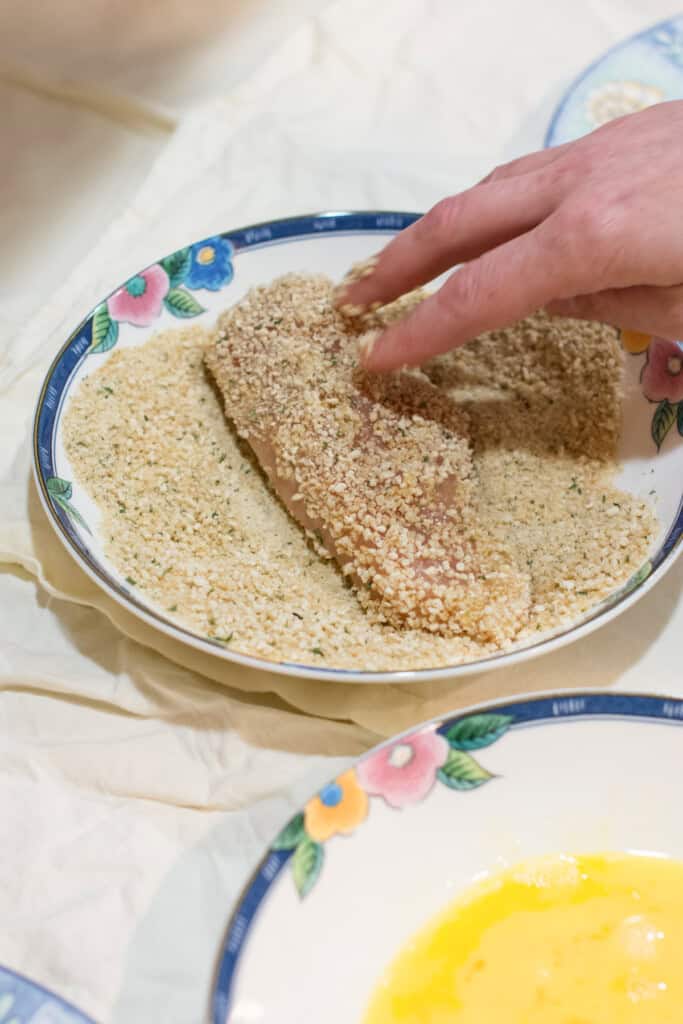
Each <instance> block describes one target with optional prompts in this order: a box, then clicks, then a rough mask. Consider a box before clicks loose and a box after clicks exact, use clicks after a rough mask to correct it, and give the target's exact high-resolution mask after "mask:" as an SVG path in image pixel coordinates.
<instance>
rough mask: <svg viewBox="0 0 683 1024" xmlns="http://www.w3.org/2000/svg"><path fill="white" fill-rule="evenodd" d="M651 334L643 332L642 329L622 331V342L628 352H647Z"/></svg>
mask: <svg viewBox="0 0 683 1024" xmlns="http://www.w3.org/2000/svg"><path fill="white" fill-rule="evenodd" d="M651 341H652V335H651V334H642V333H641V332H640V331H622V332H621V344H622V346H623V348H625V349H626V351H627V352H631V353H633V354H637V353H639V352H645V350H646V349H648V348H649V347H650V342H651Z"/></svg>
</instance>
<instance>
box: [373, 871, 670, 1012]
mask: <svg viewBox="0 0 683 1024" xmlns="http://www.w3.org/2000/svg"><path fill="white" fill-rule="evenodd" d="M399 1022H400V1024H674V1022H675V1024H681V1022H683V863H680V862H678V861H674V860H667V859H665V858H660V857H651V856H635V855H630V854H619V855H611V854H610V855H604V856H603V855H601V856H590V857H564V856H563V857H552V858H542V859H539V860H535V861H529V862H526V863H524V864H521V865H518V866H517V867H515V868H511V869H509V870H507V871H505V872H503V873H501V874H499V875H497V876H494V877H491V878H489V879H487V880H486V881H484V882H481V883H478V884H476V885H475V886H474V887H472V888H471V889H470V890H469V891H468V892H467V894H466V895H465V897H464V898H462V899H460V900H459V901H458V902H457V903H455V904H454V905H453V906H451V907H450V908H449V909H448V910H446V911H445V912H444V913H443V914H441V915H440V916H439V917H438V918H437V919H436V920H435V921H433V922H432V923H431V924H429V925H427V926H426V928H425V929H424V930H423V931H421V932H420V933H418V934H417V935H416V936H415V937H414V938H413V940H412V941H411V942H410V943H409V944H408V946H407V947H406V948H405V949H404V950H403V951H402V952H401V953H400V954H399V955H398V957H397V958H396V960H395V961H394V962H393V963H392V964H391V966H390V967H389V969H388V971H387V973H386V974H385V976H384V978H383V979H382V981H381V983H380V985H379V987H378V989H377V991H376V992H375V994H374V996H373V998H372V1001H371V1003H370V1007H369V1009H368V1011H367V1013H366V1016H365V1018H364V1024H399Z"/></svg>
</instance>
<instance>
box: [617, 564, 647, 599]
mask: <svg viewBox="0 0 683 1024" xmlns="http://www.w3.org/2000/svg"><path fill="white" fill-rule="evenodd" d="M651 572H652V562H643V564H642V565H641V567H640V569H638V571H637V572H634V574H633V576H631V578H630V579H629V580H628V581H627V582H626V584H625V585H624V588H623V590H622V591H621V593H622V594H630V592H631V591H632V590H635V589H636V587H639V586H640V584H641V583H642V582H643V581H644V580H646V579H647V578H648V576H649V575H650V573H651Z"/></svg>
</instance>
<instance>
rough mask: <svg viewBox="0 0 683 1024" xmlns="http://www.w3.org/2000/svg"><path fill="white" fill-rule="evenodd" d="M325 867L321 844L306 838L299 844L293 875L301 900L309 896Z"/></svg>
mask: <svg viewBox="0 0 683 1024" xmlns="http://www.w3.org/2000/svg"><path fill="white" fill-rule="evenodd" d="M322 866H323V848H322V846H321V845H320V843H314V842H313V840H312V839H309V838H308V837H305V838H304V839H303V840H302V842H300V843H299V845H298V846H297V848H296V850H295V851H294V856H293V857H292V874H293V875H294V884H295V885H296V888H297V892H298V893H299V896H300V897H301V899H304V898H305V897H306V896H308V894H309V892H310V891H311V889H312V888H313V886H314V885H315V883H316V881H317V880H318V875H319V874H320V870H321V868H322Z"/></svg>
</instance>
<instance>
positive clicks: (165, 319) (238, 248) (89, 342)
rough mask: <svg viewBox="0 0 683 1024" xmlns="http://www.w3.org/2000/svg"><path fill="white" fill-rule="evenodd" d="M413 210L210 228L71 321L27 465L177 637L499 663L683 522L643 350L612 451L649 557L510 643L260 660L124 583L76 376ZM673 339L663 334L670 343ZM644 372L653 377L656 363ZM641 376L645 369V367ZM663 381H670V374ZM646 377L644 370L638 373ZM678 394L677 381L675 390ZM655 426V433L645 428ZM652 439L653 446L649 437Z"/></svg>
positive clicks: (598, 609)
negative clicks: (84, 452) (322, 652)
mask: <svg viewBox="0 0 683 1024" xmlns="http://www.w3.org/2000/svg"><path fill="white" fill-rule="evenodd" d="M417 216H418V215H417V214H413V213H391V212H385V213H340V212H329V213H323V214H319V215H315V216H309V217H296V218H292V219H289V220H281V221H273V222H271V223H269V224H260V225H257V226H254V227H250V228H243V229H240V230H236V231H228V232H226V233H223V234H220V235H215V236H213V237H212V238H208V239H204V240H202V241H200V242H197V243H195V244H193V245H190V246H187V247H186V248H185V249H182V250H180V251H178V252H176V253H172V254H171V255H169V256H166V257H163V258H161V259H160V260H159V261H158V262H157V263H155V264H152V265H151V266H150V267H147V268H146V269H145V270H143V271H141V272H140V273H138V274H136V275H135V276H134V277H132V278H130V279H129V280H128V281H127V282H126V284H124V285H123V286H122V287H121V288H119V289H118V290H117V291H116V292H114V293H113V294H112V295H110V296H108V297H106V298H105V299H103V301H102V302H101V303H100V304H99V305H98V306H97V307H96V309H95V310H94V311H93V313H92V314H91V315H90V316H89V317H88V318H87V319H86V320H84V321H83V322H82V323H81V324H79V325H78V326H77V327H76V328H75V330H74V331H73V333H72V334H71V335H70V337H69V338H68V339H67V341H66V342H65V344H64V347H63V348H62V350H61V351H60V352H59V353H58V354H57V356H56V358H55V360H54V362H53V364H52V366H51V367H50V370H49V371H48V374H47V377H46V379H45V382H44V385H43V388H42V391H41V394H40V398H39V400H38V407H37V411H36V416H35V427H34V465H35V474H36V480H37V483H38V489H39V492H40V495H41V498H42V501H43V504H44V506H45V509H46V511H47V514H48V516H49V518H50V521H51V523H52V525H53V526H54V527H55V529H56V531H57V534H58V536H59V537H60V539H61V540H62V541H63V542H64V544H65V545H66V547H67V548H68V550H69V551H70V553H71V554H72V555H73V556H74V557H75V558H76V560H77V561H78V562H79V564H80V565H81V566H82V567H83V568H84V569H85V570H86V572H88V573H89V574H90V575H91V576H92V578H93V579H94V580H95V581H96V582H97V583H98V584H100V586H102V587H103V588H104V589H105V590H106V591H107V592H108V593H109V594H110V595H111V596H112V597H113V598H115V599H116V600H117V601H119V602H120V603H121V604H123V605H124V606H126V607H127V608H128V610H129V611H131V612H133V613H134V614H135V615H138V616H139V617H140V618H141V619H144V620H145V621H146V622H148V623H149V624H150V625H152V626H155V627H156V628H157V629H160V630H162V631H163V632H165V633H168V634H169V635H170V636H173V637H174V638H176V639H177V640H180V641H183V642H185V643H188V644H191V645H192V646H194V647H197V648H199V649H202V650H204V651H207V652H209V653H211V654H214V655H215V656H216V657H219V658H225V659H228V660H230V661H235V662H239V663H241V664H244V665H249V666H252V667H254V668H265V669H268V670H270V671H275V672H280V673H285V674H290V675H298V676H309V677H315V678H319V679H330V680H343V681H344V682H354V681H355V682H398V681H401V682H403V681H409V680H411V681H412V680H427V679H435V678H439V677H452V676H455V675H465V674H467V673H470V672H474V671H480V670H481V669H482V668H491V667H494V666H497V665H501V666H502V665H505V664H509V663H511V662H514V661H519V660H521V659H524V658H529V657H532V656H534V655H536V654H540V653H541V652H543V651H547V650H551V649H552V648H554V647H557V646H560V645H562V644H564V643H567V642H569V641H571V640H575V639H577V638H578V637H580V636H582V635H584V634H585V633H587V632H589V631H590V630H592V629H594V628H595V627H596V626H598V625H600V624H602V623H604V622H606V621H608V620H609V619H610V618H611V617H612V616H614V615H616V614H618V613H619V612H620V611H623V610H624V609H625V608H626V607H628V605H629V604H630V603H631V602H633V601H634V600H635V599H636V598H637V597H638V596H639V595H641V594H642V593H644V592H645V591H646V590H647V589H648V588H649V587H650V586H652V584H653V583H654V582H655V580H657V579H658V578H659V577H660V576H661V575H662V573H664V572H665V571H666V569H667V568H668V567H669V566H670V565H671V564H672V562H673V560H674V557H675V554H676V549H677V546H678V551H680V546H679V545H678V542H679V540H680V538H681V534H682V533H683V502H682V500H681V495H682V493H683V443H682V437H683V374H681V376H680V385H681V394H680V401H674V400H673V394H672V401H658V402H656V403H654V404H653V403H651V402H650V401H649V400H648V399H647V398H646V397H645V395H644V393H643V388H642V387H641V384H640V376H641V373H642V372H643V370H644V364H645V363H646V362H647V360H648V358H649V356H648V354H647V353H645V354H640V355H637V356H633V357H630V358H629V360H628V374H627V377H628V391H627V397H626V402H625V409H624V413H625V417H624V429H623V438H622V448H621V453H620V454H621V458H622V461H623V464H624V471H623V474H622V478H621V480H620V484H621V486H623V487H624V488H625V489H627V490H629V491H631V492H633V493H634V494H637V495H639V496H641V497H647V498H648V500H654V501H656V507H657V512H658V515H659V517H660V520H661V526H662V528H661V531H660V535H659V537H658V538H657V542H656V546H655V549H654V551H653V552H652V556H651V559H650V560H649V561H648V562H647V563H646V564H645V565H643V566H640V567H639V568H638V571H637V572H635V574H634V576H633V577H632V579H631V580H630V581H629V582H628V583H627V584H626V585H625V586H624V587H622V588H621V589H620V590H619V591H617V592H616V593H614V594H612V595H610V597H609V598H608V599H607V600H605V601H603V602H602V603H601V604H599V605H596V606H595V607H594V608H593V609H591V610H590V612H589V613H588V614H587V615H586V616H584V617H583V618H582V619H581V620H580V621H577V622H576V623H573V624H570V625H569V626H565V627H563V628H562V629H560V630H559V631H557V632H556V633H554V634H552V635H546V636H540V637H539V638H538V639H537V640H536V642H534V643H530V644H529V645H528V646H526V647H523V648H519V649H517V650H516V651H515V652H512V653H507V654H501V655H497V656H494V657H491V658H487V659H485V660H480V661H477V662H472V663H470V664H468V665H460V666H455V667H454V666H451V667H445V668H438V669H430V670H420V671H408V672H362V671H359V672H350V671H347V670H342V669H331V668H320V667H317V666H314V665H298V664H291V663H288V662H274V661H265V660H263V659H259V658H253V657H249V656H247V655H244V654H240V653H239V652H238V651H234V650H232V649H228V648H226V647H225V646H224V645H222V644H220V643H218V642H216V641H214V640H211V639H210V638H209V637H205V636H200V635H197V634H196V633H193V632H191V631H190V630H189V629H183V628H182V627H180V626H178V625H177V624H176V623H175V622H172V621H171V620H170V619H169V618H168V617H167V616H166V613H165V612H164V610H163V609H161V608H158V607H156V606H154V605H153V604H152V603H150V602H149V601H147V600H145V597H144V594H141V593H140V592H139V591H137V590H136V591H135V592H133V590H132V589H131V587H130V586H129V585H128V584H127V583H126V581H125V579H123V578H122V576H121V575H120V573H119V572H118V571H117V570H116V568H115V567H114V566H113V565H112V564H111V562H110V561H109V560H108V558H107V556H106V553H105V550H104V546H103V543H102V537H101V535H100V531H99V521H100V515H99V510H98V508H97V506H96V505H95V503H94V502H93V501H92V500H91V499H90V497H89V496H88V495H87V494H86V492H85V491H84V490H83V488H81V487H80V486H79V485H78V484H77V483H76V482H75V480H74V473H73V469H72V467H71V465H70V463H69V459H68V458H67V455H66V451H65V449H64V445H63V443H62V434H61V424H62V421H63V414H64V411H65V409H66V408H68V404H69V401H70V400H71V397H72V396H73V394H74V392H75V390H76V389H77V388H78V386H79V383H80V381H81V380H82V378H83V377H84V376H85V375H86V374H88V373H91V372H92V371H93V370H94V369H96V368H97V367H98V366H100V365H102V363H103V362H106V360H107V359H109V358H110V356H111V354H112V352H113V351H114V350H115V349H117V348H129V347H134V346H138V345H142V344H144V343H145V342H146V341H147V340H148V339H149V338H150V337H151V335H152V334H153V333H155V332H156V331H158V330H159V329H160V328H168V327H169V326H171V325H172V324H174V323H182V322H185V321H186V320H187V319H188V318H189V319H196V320H198V321H199V320H201V321H205V322H213V321H214V320H215V319H216V316H217V314H218V313H219V312H220V311H221V310H223V309H225V308H226V306H228V305H230V304H232V303H233V302H235V301H236V300H238V299H239V298H241V296H243V295H244V294H245V292H246V291H247V290H248V289H249V288H251V287H252V286H254V285H258V284H264V283H267V282H269V281H271V280H272V279H273V278H274V277H277V276H278V275H280V274H283V273H286V272H289V271H293V270H315V271H320V272H323V273H327V274H329V275H330V276H331V277H332V278H334V279H338V278H340V277H341V276H342V274H343V273H344V272H345V271H346V270H347V269H348V267H349V265H350V264H351V263H353V262H354V261H356V260H361V259H364V258H367V257H368V256H369V255H371V254H372V253H374V252H376V250H377V249H378V248H379V246H380V245H381V244H382V243H383V242H384V241H385V240H386V236H390V235H392V234H395V233H396V232H397V231H399V230H400V229H402V228H403V227H405V226H407V225H408V224H410V223H412V221H414V220H415V219H416V217H417ZM669 344H670V343H669ZM662 356H665V357H667V358H668V360H669V363H670V364H671V365H673V362H675V360H676V359H678V360H679V361H680V360H681V358H683V348H681V350H680V351H679V349H678V348H675V350H674V351H673V354H672V353H669V352H668V350H667V352H666V353H660V352H659V351H658V352H657V358H658V360H659V361H658V363H657V366H656V367H655V368H654V369H656V375H655V376H656V379H655V380H654V381H653V384H652V386H653V387H654V386H655V385H656V386H657V387H658V388H660V389H661V388H662V387H664V388H666V387H669V383H670V375H669V376H667V372H668V371H667V366H668V364H666V365H663V364H662V359H661V357H662ZM646 373H647V374H649V375H650V377H652V374H653V367H650V369H649V370H647V369H646ZM647 380H649V377H648V378H647ZM671 380H673V384H671V386H672V387H674V388H675V387H678V378H677V377H676V378H673V377H672V378H671ZM644 381H645V378H644ZM676 394H677V392H676ZM653 437H654V438H655V439H656V441H655V440H653ZM658 445H659V447H658Z"/></svg>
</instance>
